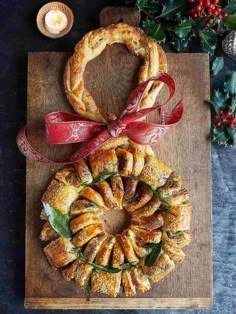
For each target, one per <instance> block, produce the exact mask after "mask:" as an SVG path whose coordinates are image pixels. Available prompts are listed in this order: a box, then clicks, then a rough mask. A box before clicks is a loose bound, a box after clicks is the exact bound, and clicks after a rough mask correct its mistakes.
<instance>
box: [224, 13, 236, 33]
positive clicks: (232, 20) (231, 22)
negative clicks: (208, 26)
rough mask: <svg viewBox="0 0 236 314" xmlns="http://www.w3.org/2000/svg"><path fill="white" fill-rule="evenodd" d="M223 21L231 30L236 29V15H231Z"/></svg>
mask: <svg viewBox="0 0 236 314" xmlns="http://www.w3.org/2000/svg"><path fill="white" fill-rule="evenodd" d="M223 21H224V24H225V25H226V26H227V27H228V28H229V29H233V30H235V29H236V15H229V16H227V17H226V18H224V20H223Z"/></svg>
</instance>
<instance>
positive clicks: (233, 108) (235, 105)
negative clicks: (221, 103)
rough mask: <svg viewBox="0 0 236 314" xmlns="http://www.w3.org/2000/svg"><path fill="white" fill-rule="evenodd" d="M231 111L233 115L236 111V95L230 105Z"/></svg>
mask: <svg viewBox="0 0 236 314" xmlns="http://www.w3.org/2000/svg"><path fill="white" fill-rule="evenodd" d="M229 110H230V111H231V112H233V113H234V112H235V111H236V95H234V96H233V97H232V99H231V104H230V105H229Z"/></svg>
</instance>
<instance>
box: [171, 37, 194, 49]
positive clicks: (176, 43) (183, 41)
mask: <svg viewBox="0 0 236 314" xmlns="http://www.w3.org/2000/svg"><path fill="white" fill-rule="evenodd" d="M189 39H190V38H189V37H185V38H178V37H175V38H173V40H172V41H171V44H172V45H173V47H174V49H175V50H176V51H178V52H181V51H184V50H185V49H186V48H187V47H188V43H189Z"/></svg>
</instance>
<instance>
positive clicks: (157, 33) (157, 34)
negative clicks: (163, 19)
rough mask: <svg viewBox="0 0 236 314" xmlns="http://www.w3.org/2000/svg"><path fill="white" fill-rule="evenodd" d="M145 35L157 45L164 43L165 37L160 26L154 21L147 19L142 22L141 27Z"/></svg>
mask: <svg viewBox="0 0 236 314" xmlns="http://www.w3.org/2000/svg"><path fill="white" fill-rule="evenodd" d="M142 27H143V29H144V31H145V33H146V34H147V35H148V36H150V37H152V38H153V39H155V40H156V41H157V42H158V43H161V42H164V41H165V39H166V35H165V33H164V31H163V29H162V26H161V24H158V23H156V22H155V21H151V20H149V19H148V18H147V19H146V21H144V22H143V25H142Z"/></svg>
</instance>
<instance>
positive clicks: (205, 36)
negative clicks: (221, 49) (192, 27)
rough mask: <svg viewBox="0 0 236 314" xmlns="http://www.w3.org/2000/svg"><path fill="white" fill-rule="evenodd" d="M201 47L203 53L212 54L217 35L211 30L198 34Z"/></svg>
mask: <svg viewBox="0 0 236 314" xmlns="http://www.w3.org/2000/svg"><path fill="white" fill-rule="evenodd" d="M199 36H200V40H201V45H202V48H203V50H204V51H206V52H209V54H210V55H212V54H214V52H215V49H216V44H217V33H216V31H215V30H213V29H212V28H206V29H203V30H201V31H200V33H199Z"/></svg>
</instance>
